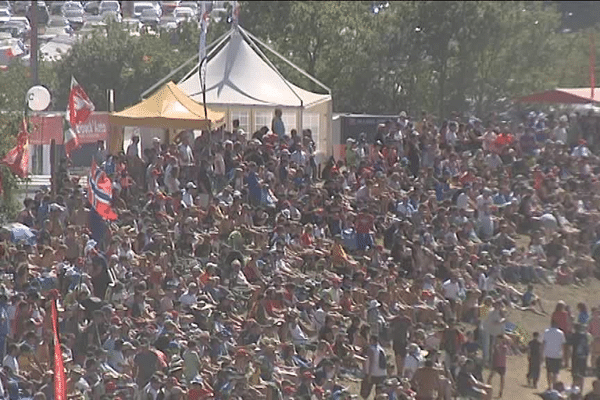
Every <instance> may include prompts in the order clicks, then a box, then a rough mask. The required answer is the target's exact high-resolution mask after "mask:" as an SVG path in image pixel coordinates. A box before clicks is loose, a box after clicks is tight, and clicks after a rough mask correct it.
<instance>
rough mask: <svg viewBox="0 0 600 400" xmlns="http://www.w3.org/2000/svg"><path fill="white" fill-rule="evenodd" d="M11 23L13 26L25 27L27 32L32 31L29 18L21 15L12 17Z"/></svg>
mask: <svg viewBox="0 0 600 400" xmlns="http://www.w3.org/2000/svg"><path fill="white" fill-rule="evenodd" d="M9 22H10V23H11V24H19V25H23V27H24V28H25V30H26V31H27V32H29V31H31V24H30V23H29V20H28V19H27V17H23V16H20V15H13V16H12V17H10V21H9Z"/></svg>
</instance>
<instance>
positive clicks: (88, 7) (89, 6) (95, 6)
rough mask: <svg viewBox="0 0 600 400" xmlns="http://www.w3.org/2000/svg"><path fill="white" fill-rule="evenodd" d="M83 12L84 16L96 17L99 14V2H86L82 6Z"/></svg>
mask: <svg viewBox="0 0 600 400" xmlns="http://www.w3.org/2000/svg"><path fill="white" fill-rule="evenodd" d="M83 10H84V11H85V13H86V14H90V15H98V14H99V13H100V2H99V1H86V2H85V4H84V5H83Z"/></svg>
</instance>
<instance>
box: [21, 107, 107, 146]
mask: <svg viewBox="0 0 600 400" xmlns="http://www.w3.org/2000/svg"><path fill="white" fill-rule="evenodd" d="M64 121H65V116H64V113H52V114H37V115H32V116H31V117H30V120H29V126H30V132H29V134H30V136H29V140H30V141H29V142H30V143H31V144H37V145H40V144H50V142H51V141H52V139H54V140H55V141H56V144H62V143H63V138H64V135H63V129H64ZM75 128H76V131H77V134H78V136H79V143H94V142H97V141H98V140H104V141H108V134H109V131H110V123H109V122H108V113H92V114H91V115H90V116H89V118H88V119H87V120H86V121H85V122H84V123H83V124H80V125H78V126H76V127H75Z"/></svg>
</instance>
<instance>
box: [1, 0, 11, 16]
mask: <svg viewBox="0 0 600 400" xmlns="http://www.w3.org/2000/svg"><path fill="white" fill-rule="evenodd" d="M0 8H6V9H7V10H8V11H10V13H11V14H12V13H13V12H14V11H13V9H12V6H11V5H10V1H7V0H0Z"/></svg>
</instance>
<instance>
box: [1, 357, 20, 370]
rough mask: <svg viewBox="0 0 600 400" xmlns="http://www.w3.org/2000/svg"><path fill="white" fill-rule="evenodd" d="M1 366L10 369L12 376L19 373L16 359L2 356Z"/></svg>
mask: <svg viewBox="0 0 600 400" xmlns="http://www.w3.org/2000/svg"><path fill="white" fill-rule="evenodd" d="M2 366H3V367H8V368H10V369H11V370H12V372H13V373H14V374H18V373H19V362H18V361H17V358H16V357H14V356H11V355H10V354H7V355H6V356H4V360H3V361H2Z"/></svg>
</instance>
